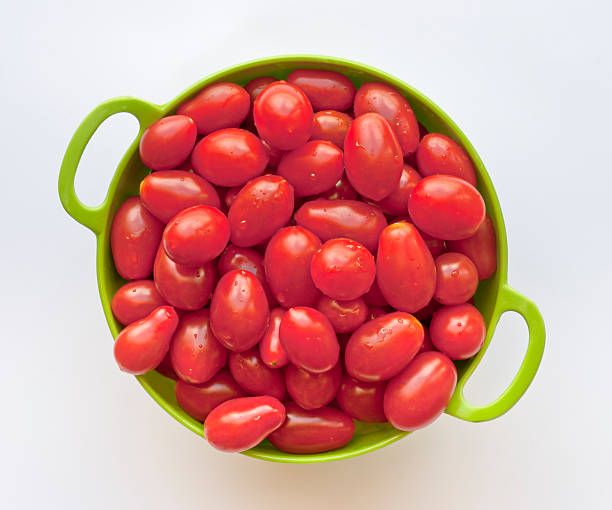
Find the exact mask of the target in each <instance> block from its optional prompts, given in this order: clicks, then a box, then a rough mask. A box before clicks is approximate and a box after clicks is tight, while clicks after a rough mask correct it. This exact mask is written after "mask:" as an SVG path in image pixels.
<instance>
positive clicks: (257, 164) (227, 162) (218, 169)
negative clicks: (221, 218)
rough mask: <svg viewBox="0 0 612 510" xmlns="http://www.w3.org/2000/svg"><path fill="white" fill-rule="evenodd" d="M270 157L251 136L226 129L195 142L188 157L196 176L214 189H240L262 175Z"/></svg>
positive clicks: (242, 130) (247, 132) (253, 136)
mask: <svg viewBox="0 0 612 510" xmlns="http://www.w3.org/2000/svg"><path fill="white" fill-rule="evenodd" d="M269 159H270V155H269V153H268V151H267V150H266V148H265V147H264V145H263V143H262V142H261V140H260V139H259V138H257V137H256V136H255V135H254V134H253V133H251V132H249V131H246V130H244V129H236V128H228V129H222V130H220V131H215V132H214V133H211V134H209V135H208V136H206V137H204V138H203V139H202V140H200V141H199V142H198V144H197V145H196V146H195V149H193V154H192V155H191V163H192V165H193V169H194V171H195V172H196V173H198V174H200V175H201V176H202V177H204V178H205V179H208V180H209V181H210V182H212V183H213V184H215V185H217V186H239V185H242V184H244V183H245V182H247V181H249V180H250V179H252V178H253V177H257V176H258V175H261V174H263V173H264V170H265V169H266V166H267V164H268V160H269Z"/></svg>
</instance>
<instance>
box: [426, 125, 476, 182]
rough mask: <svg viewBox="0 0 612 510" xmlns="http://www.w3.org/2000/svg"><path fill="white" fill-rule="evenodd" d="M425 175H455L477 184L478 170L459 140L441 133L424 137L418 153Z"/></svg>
mask: <svg viewBox="0 0 612 510" xmlns="http://www.w3.org/2000/svg"><path fill="white" fill-rule="evenodd" d="M416 161H417V167H418V169H419V172H420V173H421V175H422V176H423V177H427V176H429V175H435V174H446V175H454V176H455V177H459V178H460V179H464V180H466V181H467V182H469V183H470V184H471V185H472V186H476V172H475V171H474V165H472V161H471V160H470V157H469V156H468V155H467V152H465V151H464V150H463V147H461V146H460V145H459V144H458V143H457V142H455V141H454V140H452V139H451V138H449V137H448V136H445V135H442V134H440V133H430V134H428V135H426V136H425V137H423V140H421V143H420V144H419V148H418V150H417V153H416Z"/></svg>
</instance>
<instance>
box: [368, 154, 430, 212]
mask: <svg viewBox="0 0 612 510" xmlns="http://www.w3.org/2000/svg"><path fill="white" fill-rule="evenodd" d="M421 179H422V177H421V176H420V175H419V173H418V172H417V171H416V170H415V169H414V168H412V167H411V166H410V165H407V164H404V169H403V170H402V176H401V178H400V181H399V185H398V187H397V188H395V189H394V190H393V191H392V192H391V194H390V195H387V196H386V197H385V198H383V199H382V200H379V201H378V202H375V204H376V205H377V206H378V207H380V208H381V209H382V210H383V211H384V212H386V213H387V214H392V215H395V216H400V215H406V214H408V197H409V196H410V193H411V192H412V190H413V189H414V187H415V186H416V184H417V182H419V181H420V180H421Z"/></svg>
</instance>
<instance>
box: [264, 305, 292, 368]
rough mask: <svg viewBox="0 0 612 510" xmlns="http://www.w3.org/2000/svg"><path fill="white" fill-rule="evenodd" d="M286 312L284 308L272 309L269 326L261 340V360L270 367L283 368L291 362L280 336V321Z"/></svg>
mask: <svg viewBox="0 0 612 510" xmlns="http://www.w3.org/2000/svg"><path fill="white" fill-rule="evenodd" d="M285 312H286V310H285V309H284V308H274V309H272V310H270V320H269V322H268V328H267V329H266V331H265V333H264V334H263V336H262V337H261V340H260V341H259V355H260V356H261V360H262V361H263V362H264V363H265V364H266V365H267V366H269V367H270V368H281V367H284V366H285V365H286V364H287V363H289V356H287V352H286V351H285V348H284V347H283V344H281V341H280V336H279V329H280V323H281V319H282V318H283V315H285Z"/></svg>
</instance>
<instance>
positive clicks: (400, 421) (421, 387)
mask: <svg viewBox="0 0 612 510" xmlns="http://www.w3.org/2000/svg"><path fill="white" fill-rule="evenodd" d="M456 384H457V369H456V368H455V365H453V362H452V361H451V360H450V359H448V358H447V357H446V356H445V355H444V354H442V353H440V352H424V353H422V354H419V355H418V356H417V357H416V358H415V359H414V361H413V362H412V363H410V365H408V366H407V367H406V368H405V369H404V370H403V371H402V372H401V373H400V374H398V375H397V376H395V377H394V378H393V379H391V380H390V381H389V384H387V389H386V390H385V398H384V409H385V416H386V417H387V419H388V420H389V421H390V422H391V425H393V426H394V427H395V428H396V429H399V430H417V429H420V428H422V427H425V426H427V425H429V424H430V423H432V422H433V421H434V420H435V419H436V418H438V417H439V416H440V415H441V414H442V413H443V412H444V410H445V409H446V406H448V403H449V401H450V398H451V397H452V395H453V392H454V391H455V385H456Z"/></svg>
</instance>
